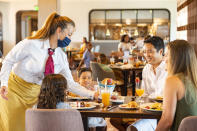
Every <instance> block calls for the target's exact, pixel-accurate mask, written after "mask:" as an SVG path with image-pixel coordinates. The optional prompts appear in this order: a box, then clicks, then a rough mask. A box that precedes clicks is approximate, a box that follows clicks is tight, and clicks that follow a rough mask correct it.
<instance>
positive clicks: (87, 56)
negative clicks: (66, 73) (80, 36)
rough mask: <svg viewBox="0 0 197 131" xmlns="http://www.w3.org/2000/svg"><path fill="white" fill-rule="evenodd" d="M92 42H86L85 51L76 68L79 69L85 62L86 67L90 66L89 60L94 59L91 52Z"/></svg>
mask: <svg viewBox="0 0 197 131" xmlns="http://www.w3.org/2000/svg"><path fill="white" fill-rule="evenodd" d="M91 49H92V44H91V43H90V42H88V43H87V44H86V51H85V52H84V53H83V59H82V60H81V61H80V63H79V66H78V67H77V70H80V68H81V66H82V65H83V64H85V67H86V68H90V61H92V60H94V54H93V53H92V52H91Z"/></svg>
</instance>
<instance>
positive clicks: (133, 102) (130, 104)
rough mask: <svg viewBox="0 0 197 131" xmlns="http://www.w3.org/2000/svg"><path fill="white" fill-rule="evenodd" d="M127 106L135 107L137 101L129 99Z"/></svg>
mask: <svg viewBox="0 0 197 131" xmlns="http://www.w3.org/2000/svg"><path fill="white" fill-rule="evenodd" d="M128 106H129V107H131V108H136V107H138V105H137V103H136V102H135V101H131V102H129V103H128Z"/></svg>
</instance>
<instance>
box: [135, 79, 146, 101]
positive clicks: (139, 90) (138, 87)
mask: <svg viewBox="0 0 197 131" xmlns="http://www.w3.org/2000/svg"><path fill="white" fill-rule="evenodd" d="M135 81H136V94H137V95H138V96H139V103H142V102H144V101H143V100H142V95H143V94H144V87H143V86H141V81H140V79H139V77H137V78H136V80H135Z"/></svg>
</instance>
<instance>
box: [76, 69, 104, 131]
mask: <svg viewBox="0 0 197 131" xmlns="http://www.w3.org/2000/svg"><path fill="white" fill-rule="evenodd" d="M78 79H79V84H80V85H81V86H84V87H86V88H87V89H89V90H94V88H93V81H92V71H91V69H90V68H81V69H80V70H79V72H78ZM88 126H89V127H90V128H91V129H92V128H96V131H105V130H106V121H105V120H104V119H103V118H100V117H89V120H88Z"/></svg>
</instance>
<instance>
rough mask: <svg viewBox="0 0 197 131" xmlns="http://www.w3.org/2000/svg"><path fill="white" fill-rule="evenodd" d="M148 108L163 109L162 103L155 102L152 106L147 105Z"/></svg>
mask: <svg viewBox="0 0 197 131" xmlns="http://www.w3.org/2000/svg"><path fill="white" fill-rule="evenodd" d="M145 108H146V109H152V110H162V104H161V103H154V104H152V105H150V106H146V107H145Z"/></svg>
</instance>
